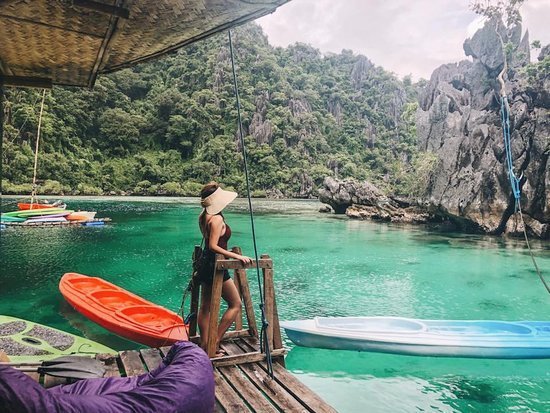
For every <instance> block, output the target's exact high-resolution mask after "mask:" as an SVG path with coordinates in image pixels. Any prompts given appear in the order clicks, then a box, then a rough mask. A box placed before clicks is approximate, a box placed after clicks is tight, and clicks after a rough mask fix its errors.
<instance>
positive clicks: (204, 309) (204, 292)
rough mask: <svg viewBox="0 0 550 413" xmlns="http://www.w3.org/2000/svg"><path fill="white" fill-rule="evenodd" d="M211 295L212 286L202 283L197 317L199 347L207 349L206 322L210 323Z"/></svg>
mask: <svg viewBox="0 0 550 413" xmlns="http://www.w3.org/2000/svg"><path fill="white" fill-rule="evenodd" d="M211 297H212V286H211V285H206V284H202V288H201V308H200V309H199V314H198V317H197V322H198V324H199V330H200V335H201V348H202V349H203V350H204V351H207V348H206V347H207V346H208V324H209V323H210V299H211Z"/></svg>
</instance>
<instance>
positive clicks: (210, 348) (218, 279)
mask: <svg viewBox="0 0 550 413" xmlns="http://www.w3.org/2000/svg"><path fill="white" fill-rule="evenodd" d="M220 257H222V255H220V254H216V261H217V260H218V259H219V258H220ZM222 284H223V270H220V269H217V270H216V269H215V270H214V279H213V281H212V292H211V293H210V319H209V320H208V321H209V323H208V342H207V344H206V346H207V347H206V352H207V353H208V356H209V357H214V356H215V355H216V351H217V350H218V349H217V342H218V317H219V316H220V305H221V299H222ZM201 335H204V333H203V332H202V331H201Z"/></svg>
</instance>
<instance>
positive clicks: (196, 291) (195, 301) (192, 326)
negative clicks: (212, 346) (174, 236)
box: [189, 245, 202, 336]
mask: <svg viewBox="0 0 550 413" xmlns="http://www.w3.org/2000/svg"><path fill="white" fill-rule="evenodd" d="M201 253H202V252H201V247H200V246H199V245H195V249H194V250H193V263H194V262H195V257H198V255H199V254H201ZM193 275H195V273H194V271H193ZM199 299H200V284H199V282H198V280H197V281H196V282H194V283H193V287H192V288H191V307H190V309H189V314H193V313H194V314H195V317H193V318H192V319H191V321H190V322H189V335H190V336H195V335H196V334H197V319H198V316H199Z"/></svg>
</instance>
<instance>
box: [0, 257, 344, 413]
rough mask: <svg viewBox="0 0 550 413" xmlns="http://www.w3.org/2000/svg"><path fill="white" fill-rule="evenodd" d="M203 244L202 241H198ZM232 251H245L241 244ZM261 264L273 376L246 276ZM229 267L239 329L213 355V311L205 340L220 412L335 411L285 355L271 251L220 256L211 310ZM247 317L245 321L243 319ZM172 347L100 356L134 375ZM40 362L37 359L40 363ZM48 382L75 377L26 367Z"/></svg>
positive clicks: (194, 296)
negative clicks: (249, 259)
mask: <svg viewBox="0 0 550 413" xmlns="http://www.w3.org/2000/svg"><path fill="white" fill-rule="evenodd" d="M197 248H198V247H197ZM233 252H235V253H237V254H241V250H240V248H233ZM256 266H257V267H258V268H259V269H261V271H262V275H263V287H264V311H265V315H266V321H267V323H268V324H267V328H266V334H267V342H268V343H269V348H270V354H271V358H272V362H273V363H272V366H273V377H271V376H270V375H269V373H268V368H267V356H266V353H265V351H264V350H265V349H260V345H259V343H260V340H259V337H258V328H257V326H256V319H255V315H254V309H253V304H252V298H251V295H250V289H249V286H248V280H247V277H246V269H249V268H256ZM224 270H232V271H233V275H234V278H233V279H234V281H235V285H236V286H237V289H238V291H239V293H240V296H241V300H242V303H243V306H242V308H241V311H240V314H239V316H238V317H237V319H236V321H235V325H234V327H235V329H234V330H233V331H228V332H227V333H226V334H225V335H224V337H223V340H222V341H221V344H220V347H221V348H222V349H223V350H224V351H225V352H226V354H227V355H225V356H223V357H213V356H214V355H215V354H216V350H217V345H216V344H217V343H216V341H217V340H216V339H217V338H216V333H214V332H217V329H218V318H217V317H210V325H209V331H210V332H211V333H210V334H209V335H208V337H209V341H208V342H207V343H205V344H206V348H207V350H208V354H209V355H210V360H211V361H212V365H213V368H214V380H215V383H216V408H215V411H216V412H226V413H233V412H258V413H259V412H262V413H264V412H267V413H270V412H271V413H281V412H293V413H294V412H305V413H307V412H309V413H317V412H319V413H336V410H335V409H334V408H332V407H331V406H330V405H328V404H327V403H326V402H325V401H324V400H323V399H322V398H321V397H320V396H318V395H317V394H316V393H314V392H313V391H312V390H311V389H309V388H308V387H307V386H306V385H304V384H303V383H302V382H300V381H299V380H298V379H297V378H296V377H294V376H293V375H292V374H291V373H290V372H289V371H288V370H287V369H286V368H285V362H284V355H285V353H286V350H285V349H284V347H283V343H282V339H281V329H280V326H279V316H278V312H277V303H276V300H275V289H274V285H273V262H272V260H271V258H270V257H269V256H268V255H262V256H261V258H260V259H259V260H258V261H257V262H256V261H255V262H253V263H251V264H248V265H246V266H245V265H243V264H242V263H241V262H239V261H237V260H226V259H224V258H223V256H221V255H218V256H217V257H216V265H215V270H214V271H215V274H214V280H213V285H212V296H211V301H210V305H211V307H210V313H211V314H219V312H220V301H221V290H222V282H223V275H224ZM200 288H201V286H200V285H195V286H194V287H193V288H192V290H191V309H190V313H194V314H197V311H198V308H199V301H200ZM244 319H246V324H244V323H243V321H244ZM196 332H197V320H196V317H194V318H193V319H192V320H191V322H190V325H189V336H190V341H193V342H195V343H197V342H198V341H199V336H198V335H197V334H196ZM169 350H170V347H161V348H147V349H141V350H125V351H121V352H119V353H118V354H116V355H111V354H99V355H96V359H98V360H100V361H101V362H102V363H103V365H104V366H105V369H106V373H105V376H104V377H129V376H136V375H139V374H143V373H146V372H148V371H151V370H153V369H155V368H157V367H158V365H159V364H160V363H161V361H162V357H164V356H165V355H166V354H168V351H169ZM0 354H1V352H0ZM37 366H38V365H37ZM26 374H28V375H29V376H31V377H32V378H33V379H34V380H36V381H38V382H39V383H41V384H42V385H43V386H44V387H46V388H47V387H51V386H55V385H58V384H63V383H67V382H71V380H72V379H64V378H57V377H52V376H49V375H44V374H39V373H36V372H32V373H26Z"/></svg>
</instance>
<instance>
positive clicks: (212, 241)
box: [206, 215, 252, 264]
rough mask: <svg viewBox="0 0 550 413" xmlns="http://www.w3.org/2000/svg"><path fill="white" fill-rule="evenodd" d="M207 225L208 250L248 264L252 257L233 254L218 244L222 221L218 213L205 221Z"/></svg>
mask: <svg viewBox="0 0 550 413" xmlns="http://www.w3.org/2000/svg"><path fill="white" fill-rule="evenodd" d="M206 225H207V227H208V233H209V234H210V235H209V237H208V249H209V250H210V251H213V252H215V253H217V254H222V255H224V256H225V257H226V258H234V259H236V260H239V261H241V262H243V263H244V264H249V263H251V262H252V258H250V257H246V256H244V255H239V254H235V253H234V252H231V251H228V250H226V249H224V248H222V247H220V246H219V245H218V241H219V240H220V236H221V234H222V230H223V226H224V222H223V218H222V217H221V216H219V215H214V216H213V217H212V218H210V220H208V221H207V223H206Z"/></svg>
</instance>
